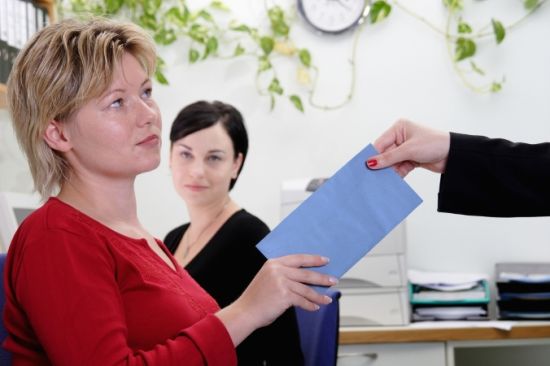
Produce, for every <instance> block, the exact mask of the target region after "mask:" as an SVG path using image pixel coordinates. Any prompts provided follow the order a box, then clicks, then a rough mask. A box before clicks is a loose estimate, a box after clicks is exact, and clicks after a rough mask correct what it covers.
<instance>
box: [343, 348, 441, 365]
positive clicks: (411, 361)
mask: <svg viewBox="0 0 550 366" xmlns="http://www.w3.org/2000/svg"><path fill="white" fill-rule="evenodd" d="M445 362H446V361H445V343H444V342H431V343H414V344H413V343H396V344H368V345H366V344H357V345H341V346H340V347H338V361H337V365H338V366H445Z"/></svg>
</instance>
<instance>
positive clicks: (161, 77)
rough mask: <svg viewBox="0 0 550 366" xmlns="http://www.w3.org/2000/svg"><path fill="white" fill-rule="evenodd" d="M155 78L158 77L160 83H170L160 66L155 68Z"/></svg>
mask: <svg viewBox="0 0 550 366" xmlns="http://www.w3.org/2000/svg"><path fill="white" fill-rule="evenodd" d="M155 79H157V81H158V82H159V84H162V85H168V79H166V77H165V76H164V74H163V73H162V71H161V70H160V68H157V69H156V70H155Z"/></svg>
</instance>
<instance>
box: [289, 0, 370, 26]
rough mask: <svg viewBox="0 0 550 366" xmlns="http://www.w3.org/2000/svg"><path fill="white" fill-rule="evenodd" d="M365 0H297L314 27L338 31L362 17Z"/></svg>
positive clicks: (354, 23)
mask: <svg viewBox="0 0 550 366" xmlns="http://www.w3.org/2000/svg"><path fill="white" fill-rule="evenodd" d="M366 6H367V0H298V8H299V10H300V12H301V13H302V15H303V16H304V18H305V19H306V20H307V21H308V22H309V23H310V24H311V25H312V26H313V27H315V28H316V29H318V30H320V31H322V32H326V33H340V32H343V31H345V30H347V29H349V28H351V27H353V26H355V25H357V24H358V23H360V21H361V20H362V19H363V17H364V13H365V10H366Z"/></svg>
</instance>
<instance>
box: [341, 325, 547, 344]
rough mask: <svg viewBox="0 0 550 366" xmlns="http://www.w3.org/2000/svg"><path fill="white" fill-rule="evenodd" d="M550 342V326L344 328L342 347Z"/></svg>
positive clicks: (342, 330)
mask: <svg viewBox="0 0 550 366" xmlns="http://www.w3.org/2000/svg"><path fill="white" fill-rule="evenodd" d="M533 338H550V323H549V322H541V323H534V324H529V323H517V324H514V326H513V327H512V329H511V330H509V331H506V330H502V329H497V328H494V327H490V326H487V327H480V326H475V327H473V326H468V325H467V324H466V325H464V327H449V328H440V327H437V328H435V327H434V328H421V327H414V326H403V327H391V328H390V327H373V328H352V327H346V328H344V327H342V328H340V338H339V343H340V344H341V345H343V344H370V343H409V342H439V341H443V342H445V341H470V340H476V341H477V340H496V339H500V340H504V339H533Z"/></svg>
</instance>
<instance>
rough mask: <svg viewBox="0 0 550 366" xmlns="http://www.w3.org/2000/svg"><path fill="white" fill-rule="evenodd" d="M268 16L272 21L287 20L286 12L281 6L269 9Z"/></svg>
mask: <svg viewBox="0 0 550 366" xmlns="http://www.w3.org/2000/svg"><path fill="white" fill-rule="evenodd" d="M267 16H268V17H269V20H270V21H271V22H272V23H276V22H280V21H284V20H285V13H284V11H283V9H282V8H281V7H280V6H273V7H271V8H269V9H268V10H267Z"/></svg>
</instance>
